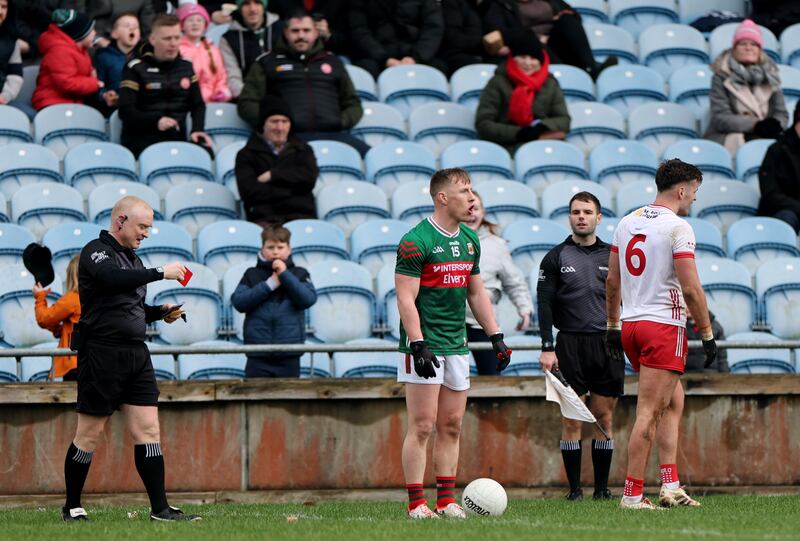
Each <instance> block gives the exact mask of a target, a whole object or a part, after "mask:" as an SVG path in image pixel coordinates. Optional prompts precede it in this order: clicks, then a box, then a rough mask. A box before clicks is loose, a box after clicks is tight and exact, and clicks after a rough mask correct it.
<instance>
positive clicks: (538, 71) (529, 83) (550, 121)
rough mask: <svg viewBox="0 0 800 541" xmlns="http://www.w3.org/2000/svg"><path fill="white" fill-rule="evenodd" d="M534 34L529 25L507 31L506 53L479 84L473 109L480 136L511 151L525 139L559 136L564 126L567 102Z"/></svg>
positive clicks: (561, 135)
mask: <svg viewBox="0 0 800 541" xmlns="http://www.w3.org/2000/svg"><path fill="white" fill-rule="evenodd" d="M535 37H536V36H535V35H534V34H533V32H532V31H530V30H523V31H521V32H519V33H517V34H513V35H512V36H511V39H510V40H509V47H510V49H511V53H510V54H509V55H508V58H507V59H506V61H505V63H503V64H501V65H500V66H499V67H498V68H497V71H496V72H495V75H494V77H492V78H491V79H490V80H489V82H488V83H487V84H486V87H485V88H484V89H483V92H482V93H481V98H480V102H479V103H478V110H477V111H476V113H475V129H476V130H477V131H478V135H479V136H480V138H481V139H485V140H487V141H492V142H493V143H497V144H499V145H502V146H504V147H505V148H506V150H508V151H509V152H510V153H512V154H513V153H514V152H515V151H516V150H517V148H518V147H519V146H520V145H522V144H524V143H527V142H528V141H535V140H537V139H564V138H565V137H566V134H567V132H568V131H569V124H570V117H569V111H568V110H567V102H566V100H565V99H564V94H562V92H561V87H560V86H559V85H558V81H556V80H555V78H554V77H553V76H552V75H551V74H550V72H549V71H548V69H549V66H550V57H549V55H548V53H547V51H546V50H544V48H543V47H542V45H541V43H539V41H538V40H537V39H535Z"/></svg>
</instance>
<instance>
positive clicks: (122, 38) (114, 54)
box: [0, 0, 141, 108]
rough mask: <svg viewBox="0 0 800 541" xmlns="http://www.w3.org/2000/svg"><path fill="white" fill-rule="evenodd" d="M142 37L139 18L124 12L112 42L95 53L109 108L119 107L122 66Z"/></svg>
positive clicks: (114, 27)
mask: <svg viewBox="0 0 800 541" xmlns="http://www.w3.org/2000/svg"><path fill="white" fill-rule="evenodd" d="M2 1H3V0H0V2H2ZM140 38H141V32H140V30H139V19H138V18H136V15H134V14H133V13H123V14H122V15H120V16H119V17H117V18H116V19H115V20H114V24H113V26H112V27H111V43H110V44H109V45H108V46H107V47H105V48H103V49H100V50H99V51H97V54H95V55H94V67H95V70H97V78H98V79H100V80H101V81H103V83H104V86H103V88H101V89H100V92H99V97H100V99H101V100H103V101H104V102H105V103H106V104H108V106H109V108H116V107H117V103H118V102H119V83H120V81H121V80H122V68H124V67H125V63H126V62H128V61H129V60H130V59H131V58H132V57H133V49H134V48H135V47H136V44H137V43H139V39H140Z"/></svg>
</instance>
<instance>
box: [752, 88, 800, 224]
mask: <svg viewBox="0 0 800 541" xmlns="http://www.w3.org/2000/svg"><path fill="white" fill-rule="evenodd" d="M798 179H800V102H798V105H796V106H795V108H794V120H793V122H792V125H791V126H790V127H789V128H787V129H786V130H785V131H784V132H783V133H782V134H781V136H780V137H779V138H778V140H777V141H776V142H775V143H774V144H773V145H772V146H770V147H769V149H767V153H766V154H765V155H764V160H763V161H762V162H761V169H759V171H758V184H759V187H760V188H761V200H760V201H759V203H758V214H759V215H760V216H772V217H773V218H778V219H779V220H783V221H784V222H786V223H787V224H789V225H791V226H792V227H793V228H794V231H795V233H797V232H800V181H798Z"/></svg>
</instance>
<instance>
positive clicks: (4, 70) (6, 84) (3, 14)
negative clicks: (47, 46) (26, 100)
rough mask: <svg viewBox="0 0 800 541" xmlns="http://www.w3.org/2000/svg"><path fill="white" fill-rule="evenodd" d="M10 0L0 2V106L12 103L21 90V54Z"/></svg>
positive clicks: (13, 9) (14, 15)
mask: <svg viewBox="0 0 800 541" xmlns="http://www.w3.org/2000/svg"><path fill="white" fill-rule="evenodd" d="M17 38H18V34H17V17H16V8H15V7H14V4H13V2H12V0H0V105H9V104H11V105H15V104H13V103H12V102H13V101H14V99H15V98H16V97H17V96H18V95H19V91H20V90H22V52H21V51H20V44H19V40H18V39H17Z"/></svg>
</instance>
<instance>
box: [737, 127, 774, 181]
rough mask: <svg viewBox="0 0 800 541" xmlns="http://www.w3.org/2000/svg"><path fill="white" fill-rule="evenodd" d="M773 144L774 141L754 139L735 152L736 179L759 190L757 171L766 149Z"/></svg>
mask: <svg viewBox="0 0 800 541" xmlns="http://www.w3.org/2000/svg"><path fill="white" fill-rule="evenodd" d="M773 143H775V140H774V139H754V140H753V141H748V142H747V143H745V144H744V145H742V146H740V147H739V150H737V151H736V177H737V178H739V179H741V180H743V181H744V182H746V183H747V184H748V185H750V186H752V187H753V188H755V189H756V190H759V192H760V189H759V184H758V171H759V169H761V162H762V161H764V155H765V154H766V153H767V149H768V148H769V147H770V146H772V144H773Z"/></svg>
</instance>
